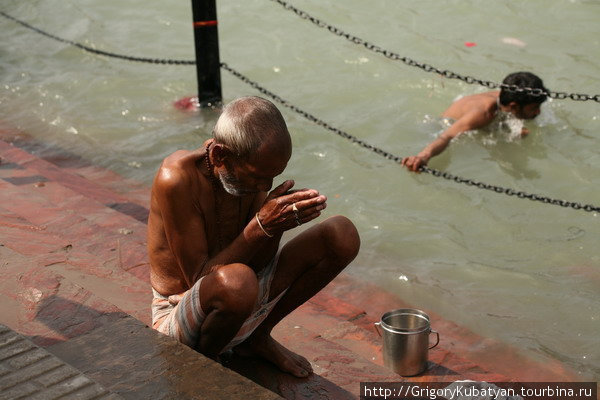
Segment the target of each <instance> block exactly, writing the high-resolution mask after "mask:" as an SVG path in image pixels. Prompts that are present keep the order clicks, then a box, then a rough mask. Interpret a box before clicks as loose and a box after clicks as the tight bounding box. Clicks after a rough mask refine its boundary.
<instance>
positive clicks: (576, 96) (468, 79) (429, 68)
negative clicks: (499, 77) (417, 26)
mask: <svg viewBox="0 0 600 400" xmlns="http://www.w3.org/2000/svg"><path fill="white" fill-rule="evenodd" d="M271 1H274V2H276V3H279V4H280V5H281V6H283V8H285V9H286V10H289V11H292V12H293V13H295V14H296V15H298V16H299V17H300V18H302V19H305V20H307V21H310V22H312V23H313V24H315V25H317V26H318V27H319V28H323V29H327V30H328V31H329V32H331V33H333V34H334V35H337V36H340V37H343V38H345V39H346V40H348V41H350V42H352V43H354V44H356V45H359V46H363V47H365V48H366V49H367V50H370V51H373V52H375V53H379V54H382V55H383V56H385V57H387V58H389V59H391V60H394V61H401V62H403V63H404V64H406V65H409V66H411V67H416V68H420V69H422V70H423V71H425V72H432V73H436V74H438V75H441V76H443V77H445V78H448V79H458V80H461V81H463V82H465V83H468V84H471V85H473V84H477V85H481V86H485V87H487V88H489V89H498V88H502V89H504V90H508V91H510V92H518V93H523V92H525V93H528V94H533V95H540V94H546V95H547V96H549V97H551V98H553V99H559V100H563V99H567V98H569V99H571V100H575V101H587V100H593V101H596V102H598V103H600V94H596V95H589V94H581V93H565V92H552V91H548V92H544V91H543V90H541V89H538V88H524V87H519V86H516V85H507V84H503V83H496V82H491V81H486V80H482V79H477V78H474V77H472V76H463V75H459V74H457V73H455V72H452V71H450V70H447V69H445V70H442V69H439V68H436V67H434V66H433V65H429V64H425V63H420V62H418V61H415V60H413V59H411V58H408V57H404V56H401V55H399V54H397V53H394V52H392V51H390V50H386V49H383V48H382V47H379V46H377V45H375V44H373V43H370V42H367V41H366V40H363V39H361V38H359V37H357V36H354V35H351V34H349V33H347V32H345V31H343V30H342V29H340V28H337V27H335V26H333V25H330V24H328V23H326V22H324V21H322V20H320V19H318V18H316V17H314V16H312V15H310V14H309V13H307V12H306V11H303V10H300V9H298V8H296V7H294V6H293V5H291V4H289V3H288V2H286V1H284V0H271Z"/></svg>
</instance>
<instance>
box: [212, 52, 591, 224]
mask: <svg viewBox="0 0 600 400" xmlns="http://www.w3.org/2000/svg"><path fill="white" fill-rule="evenodd" d="M221 68H223V69H224V70H226V71H227V72H229V73H230V74H232V75H233V76H235V77H236V78H238V79H239V80H241V81H242V82H244V83H246V84H247V85H249V86H251V87H253V88H254V89H256V90H258V91H259V92H260V93H262V94H263V95H265V96H268V97H270V98H271V99H273V100H275V101H276V102H278V103H279V104H281V105H282V106H284V107H286V108H288V109H290V110H292V111H294V112H295V113H297V114H300V115H301V116H303V117H304V118H306V119H307V120H309V121H311V122H314V123H315V124H317V125H319V126H321V127H323V128H325V129H327V130H328V131H331V132H333V133H335V134H337V135H339V136H341V137H343V138H344V139H347V140H349V141H351V142H352V143H354V144H357V145H359V146H361V147H363V148H365V149H367V150H370V151H372V152H374V153H376V154H378V155H380V156H382V157H384V158H387V159H388V160H391V161H394V162H395V163H398V164H401V163H402V157H399V156H396V155H394V154H392V153H390V152H388V151H386V150H383V149H380V148H379V147H376V146H373V145H372V144H369V143H367V142H365V141H364V140H362V139H359V138H357V137H356V136H353V135H351V134H349V133H347V132H345V131H343V130H341V129H339V128H336V127H334V126H332V125H330V124H328V123H327V122H325V121H323V120H321V119H319V118H317V117H315V116H314V115H312V114H310V113H308V112H306V111H304V110H302V109H301V108H299V107H298V106H295V105H294V104H291V103H290V102H289V101H287V100H285V99H283V98H282V97H281V96H279V95H277V94H275V93H273V92H271V91H270V90H268V89H266V88H264V87H262V86H261V85H260V84H259V83H257V82H255V81H253V80H251V79H250V78H248V77H247V76H245V75H243V74H242V73H240V72H239V71H236V70H235V69H233V68H232V67H230V66H229V65H227V64H226V63H221ZM420 171H422V172H425V173H428V174H431V175H433V176H436V177H440V178H444V179H447V180H449V181H453V182H456V183H462V184H465V185H467V186H473V187H476V188H479V189H485V190H490V191H493V192H495V193H504V194H506V195H508V196H517V197H518V198H520V199H529V200H532V201H539V202H542V203H545V204H552V205H557V206H561V207H569V208H573V209H575V210H583V211H588V212H600V207H597V206H594V205H591V204H580V203H577V202H573V201H566V200H559V199H553V198H550V197H547V196H541V195H537V194H530V193H526V192H523V191H518V190H514V189H511V188H505V187H502V186H497V185H490V184H487V183H483V182H478V181H476V180H473V179H468V178H462V177H460V176H456V175H452V174H450V173H448V172H443V171H440V170H436V169H433V168H429V167H421V168H420Z"/></svg>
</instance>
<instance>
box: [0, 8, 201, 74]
mask: <svg viewBox="0 0 600 400" xmlns="http://www.w3.org/2000/svg"><path fill="white" fill-rule="evenodd" d="M0 15H2V16H3V17H5V18H8V19H10V20H12V21H14V22H16V23H18V24H20V25H22V26H24V27H25V28H27V29H30V30H32V31H34V32H37V33H39V34H41V35H43V36H46V37H48V38H50V39H53V40H56V41H58V42H61V43H66V44H69V45H71V46H74V47H77V48H79V49H81V50H85V51H87V52H90V53H93V54H97V55H101V56H106V57H112V58H119V59H122V60H127V61H136V62H144V63H152V64H170V65H195V64H196V61H193V60H170V59H160V58H147V57H135V56H128V55H123V54H116V53H111V52H108V51H104V50H98V49H94V48H93V47H89V46H86V45H84V44H81V43H77V42H74V41H72V40H68V39H63V38H61V37H58V36H56V35H53V34H51V33H48V32H46V31H43V30H41V29H39V28H36V27H35V26H32V25H29V24H28V23H27V22H24V21H21V20H20V19H17V18H15V17H13V16H11V15H8V14H6V13H5V12H3V11H0Z"/></svg>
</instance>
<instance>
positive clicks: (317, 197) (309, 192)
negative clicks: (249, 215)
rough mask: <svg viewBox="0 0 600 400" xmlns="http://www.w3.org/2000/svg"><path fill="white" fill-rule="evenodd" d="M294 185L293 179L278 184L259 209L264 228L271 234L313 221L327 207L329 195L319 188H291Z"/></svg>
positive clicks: (259, 216)
mask: <svg viewBox="0 0 600 400" xmlns="http://www.w3.org/2000/svg"><path fill="white" fill-rule="evenodd" d="M293 186H294V181H292V180H287V181H285V182H283V183H282V184H281V185H279V186H277V187H276V188H275V189H273V190H272V191H271V193H269V195H268V196H267V198H266V199H265V202H264V204H263V206H262V207H261V209H260V210H259V211H258V218H259V220H260V222H261V224H262V226H263V228H264V229H265V231H266V232H268V233H269V234H271V235H273V234H278V233H283V232H284V231H287V230H290V229H292V228H295V227H297V226H300V225H302V224H305V223H307V222H309V221H312V220H313V219H315V218H317V217H318V216H320V215H321V211H323V210H324V209H325V208H326V207H327V197H326V196H324V195H322V194H320V193H319V192H318V191H317V190H315V189H299V190H291V189H292V187H293ZM294 205H295V207H294Z"/></svg>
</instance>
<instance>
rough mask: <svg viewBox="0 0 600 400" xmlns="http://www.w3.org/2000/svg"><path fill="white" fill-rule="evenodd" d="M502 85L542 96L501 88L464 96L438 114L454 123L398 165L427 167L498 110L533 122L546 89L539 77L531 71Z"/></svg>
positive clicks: (517, 75)
mask: <svg viewBox="0 0 600 400" xmlns="http://www.w3.org/2000/svg"><path fill="white" fill-rule="evenodd" d="M502 83H503V84H506V85H515V86H518V87H522V88H532V89H540V90H541V91H542V92H543V93H542V94H533V93H527V92H516V91H514V90H506V89H505V88H502V89H501V90H500V91H493V92H486V93H480V94H474V95H471V96H465V97H463V98H461V99H459V100H457V101H455V102H454V103H452V104H451V105H450V107H449V108H448V109H447V110H446V111H444V113H443V114H442V117H444V118H448V119H451V120H452V121H454V122H453V123H452V125H450V127H449V128H448V129H446V130H445V131H444V132H442V134H441V135H440V136H439V137H438V138H437V139H435V140H434V141H433V142H431V143H430V144H428V145H427V146H426V147H425V148H424V149H423V150H422V151H421V152H420V153H419V154H417V155H416V156H410V157H406V158H404V159H403V160H402V165H404V166H406V168H408V169H409V170H411V171H418V170H419V168H421V166H423V165H427V163H428V162H429V160H430V159H431V157H434V156H436V155H438V154H440V153H441V152H442V151H444V150H445V149H446V147H448V145H449V144H450V141H451V140H452V139H454V138H455V137H458V136H459V135H461V134H463V133H464V132H467V131H470V130H473V129H479V128H483V127H485V126H487V125H488V124H490V123H491V122H492V121H493V120H494V118H495V117H496V115H497V114H498V112H500V111H503V112H506V113H510V114H512V115H514V116H515V117H516V118H519V119H533V118H535V117H536V116H537V115H538V114H539V113H540V106H541V105H542V103H543V102H544V101H546V94H545V93H547V92H548V90H547V89H546V88H545V87H544V83H543V82H542V80H541V79H540V78H539V77H537V76H536V75H534V74H532V73H531V72H515V73H512V74H510V75H508V76H507V77H506V78H504V80H503V81H502ZM528 133H529V131H528V130H527V129H526V128H523V129H522V131H521V135H522V136H525V135H527V134H528Z"/></svg>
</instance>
